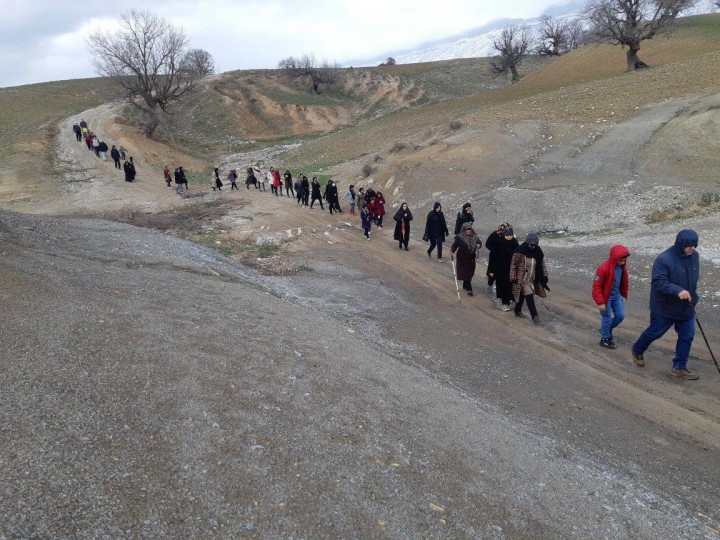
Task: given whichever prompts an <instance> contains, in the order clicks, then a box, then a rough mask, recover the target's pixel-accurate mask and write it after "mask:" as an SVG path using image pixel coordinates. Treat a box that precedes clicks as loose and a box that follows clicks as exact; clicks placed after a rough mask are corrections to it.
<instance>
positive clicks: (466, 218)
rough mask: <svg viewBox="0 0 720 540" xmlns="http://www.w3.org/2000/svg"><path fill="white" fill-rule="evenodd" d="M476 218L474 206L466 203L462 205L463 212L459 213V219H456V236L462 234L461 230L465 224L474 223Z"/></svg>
mask: <svg viewBox="0 0 720 540" xmlns="http://www.w3.org/2000/svg"><path fill="white" fill-rule="evenodd" d="M474 221H475V217H474V216H473V210H472V205H471V204H470V203H469V202H466V203H465V204H463V205H462V210H460V211H459V212H458V215H457V218H456V219H455V234H460V228H461V227H462V224H463V223H473V222H474Z"/></svg>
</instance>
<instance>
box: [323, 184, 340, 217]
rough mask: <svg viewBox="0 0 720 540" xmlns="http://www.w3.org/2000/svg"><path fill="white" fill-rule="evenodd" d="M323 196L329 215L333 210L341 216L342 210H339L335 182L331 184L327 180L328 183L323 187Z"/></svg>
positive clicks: (338, 198)
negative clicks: (328, 208)
mask: <svg viewBox="0 0 720 540" xmlns="http://www.w3.org/2000/svg"><path fill="white" fill-rule="evenodd" d="M323 196H324V197H325V200H326V201H327V203H328V206H329V207H330V213H331V214H332V213H333V210H335V211H336V212H340V213H341V214H342V210H341V209H340V197H339V195H338V188H337V186H336V185H335V182H333V181H332V180H328V183H327V185H326V186H325V193H324V195H323Z"/></svg>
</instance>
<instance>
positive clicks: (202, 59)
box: [180, 49, 215, 77]
mask: <svg viewBox="0 0 720 540" xmlns="http://www.w3.org/2000/svg"><path fill="white" fill-rule="evenodd" d="M180 70H181V71H182V72H184V73H188V74H190V75H197V76H198V77H204V76H205V75H212V74H213V73H215V62H214V60H213V57H212V56H211V55H210V53H209V52H207V51H205V50H203V49H190V50H189V51H188V52H187V53H186V54H185V56H184V57H183V59H182V60H181V61H180Z"/></svg>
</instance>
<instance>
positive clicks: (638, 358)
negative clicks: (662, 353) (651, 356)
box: [632, 351, 645, 367]
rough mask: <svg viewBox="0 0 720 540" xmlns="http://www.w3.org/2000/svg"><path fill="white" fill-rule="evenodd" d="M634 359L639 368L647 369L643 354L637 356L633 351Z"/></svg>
mask: <svg viewBox="0 0 720 540" xmlns="http://www.w3.org/2000/svg"><path fill="white" fill-rule="evenodd" d="M632 357H633V362H635V365H636V366H637V367H645V359H644V358H643V355H642V354H635V351H632Z"/></svg>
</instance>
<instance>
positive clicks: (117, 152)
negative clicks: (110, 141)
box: [110, 148, 120, 159]
mask: <svg viewBox="0 0 720 540" xmlns="http://www.w3.org/2000/svg"><path fill="white" fill-rule="evenodd" d="M110 157H111V158H113V159H120V150H118V149H117V148H113V149H112V150H110Z"/></svg>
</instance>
